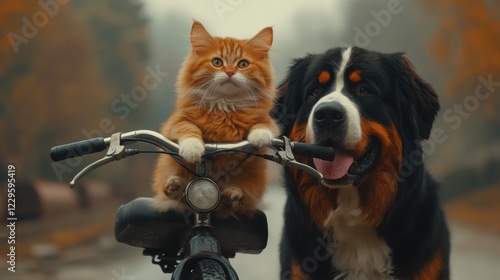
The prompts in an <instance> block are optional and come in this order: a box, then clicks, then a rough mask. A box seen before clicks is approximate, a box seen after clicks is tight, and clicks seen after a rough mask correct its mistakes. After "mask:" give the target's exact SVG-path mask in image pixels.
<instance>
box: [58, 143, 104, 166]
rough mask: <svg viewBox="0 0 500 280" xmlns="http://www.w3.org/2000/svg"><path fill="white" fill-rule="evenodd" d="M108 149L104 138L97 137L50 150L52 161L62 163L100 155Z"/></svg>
mask: <svg viewBox="0 0 500 280" xmlns="http://www.w3.org/2000/svg"><path fill="white" fill-rule="evenodd" d="M107 147H108V145H106V143H105V142H104V138H102V137H97V138H92V139H88V140H83V141H79V142H74V143H69V144H64V145H60V146H56V147H53V148H52V149H50V158H51V159H52V161H61V160H65V159H68V158H75V157H79V156H83V155H88V154H93V153H98V152H101V151H104V150H106V148H107Z"/></svg>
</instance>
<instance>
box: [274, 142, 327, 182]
mask: <svg viewBox="0 0 500 280" xmlns="http://www.w3.org/2000/svg"><path fill="white" fill-rule="evenodd" d="M283 142H284V146H285V150H281V151H278V152H277V153H276V155H277V157H278V161H277V162H278V163H279V164H282V165H283V164H284V165H286V166H290V167H294V168H297V169H300V170H302V171H304V172H307V173H309V174H311V175H312V176H314V177H315V178H316V179H317V180H318V181H319V182H321V181H322V180H323V174H321V172H319V171H318V170H316V169H314V168H312V167H310V166H309V165H307V164H303V163H300V162H298V161H296V160H295V157H294V155H293V152H292V145H291V143H290V139H289V138H288V137H285V136H283Z"/></svg>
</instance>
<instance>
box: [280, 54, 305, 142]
mask: <svg viewBox="0 0 500 280" xmlns="http://www.w3.org/2000/svg"><path fill="white" fill-rule="evenodd" d="M310 60H311V55H308V56H306V57H304V58H299V59H296V60H294V61H293V63H292V66H290V68H289V69H288V73H287V76H286V78H285V79H284V80H283V81H282V82H281V83H280V85H279V86H278V88H277V89H276V91H277V95H278V101H277V102H276V104H275V107H274V110H273V117H274V118H275V119H276V121H277V122H278V124H279V125H280V127H281V128H282V135H290V132H291V130H292V128H293V124H294V123H295V119H296V118H297V114H298V113H299V110H300V107H301V106H302V104H303V102H304V100H305V93H304V92H303V91H304V85H303V78H304V75H305V73H306V71H307V66H308V65H309V61H310Z"/></svg>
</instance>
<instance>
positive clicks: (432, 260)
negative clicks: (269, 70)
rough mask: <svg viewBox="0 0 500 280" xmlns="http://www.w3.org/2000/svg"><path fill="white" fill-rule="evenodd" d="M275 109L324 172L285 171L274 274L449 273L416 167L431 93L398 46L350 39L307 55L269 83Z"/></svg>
mask: <svg viewBox="0 0 500 280" xmlns="http://www.w3.org/2000/svg"><path fill="white" fill-rule="evenodd" d="M278 94H279V96H280V97H279V100H278V104H277V105H276V106H277V107H276V110H275V112H276V116H275V117H276V118H277V119H278V120H279V121H280V123H281V125H282V128H283V134H284V135H286V136H288V137H290V138H291V139H292V140H293V141H302V142H307V143H314V144H318V145H323V146H331V147H333V148H334V149H335V150H336V155H335V159H334V160H333V161H331V162H330V161H323V160H320V159H308V158H305V157H297V160H299V161H302V162H307V163H308V164H310V165H311V166H314V167H315V168H316V169H317V170H319V171H320V172H321V173H322V174H323V176H324V179H323V181H322V182H318V181H317V179H315V178H314V177H313V176H311V175H309V174H307V173H305V172H302V171H300V170H296V169H291V168H290V169H287V170H286V171H285V178H286V189H287V202H286V205H285V214H284V218H285V220H284V229H283V235H282V240H281V247H280V251H281V252H280V253H281V257H280V258H281V279H304V280H305V279H307V280H314V279H318V280H325V279H353V280H363V279H368V280H374V279H449V253H450V241H449V232H448V228H447V225H446V220H445V216H444V214H443V211H442V208H441V205H440V202H439V199H438V185H437V183H436V182H435V181H434V180H433V179H432V178H431V176H430V175H429V173H427V171H426V170H425V169H424V165H423V152H422V147H421V141H423V140H426V139H428V138H429V136H430V134H431V128H432V123H433V121H434V118H435V116H436V114H437V112H438V110H439V103H438V97H437V95H436V93H435V91H434V90H433V89H432V87H431V86H430V85H429V84H427V83H426V82H425V81H424V80H422V78H420V77H419V76H418V75H417V74H416V72H415V69H414V67H413V66H412V64H411V63H410V61H409V60H408V58H406V57H405V56H404V54H402V53H391V54H384V53H379V52H374V51H369V50H366V49H363V48H358V47H349V48H335V49H330V50H328V51H326V52H325V53H322V54H309V55H307V56H305V57H303V58H300V59H297V60H295V61H294V62H293V64H292V66H291V67H290V69H289V71H288V75H287V77H286V78H285V80H284V81H283V82H282V83H281V84H280V85H279V86H278Z"/></svg>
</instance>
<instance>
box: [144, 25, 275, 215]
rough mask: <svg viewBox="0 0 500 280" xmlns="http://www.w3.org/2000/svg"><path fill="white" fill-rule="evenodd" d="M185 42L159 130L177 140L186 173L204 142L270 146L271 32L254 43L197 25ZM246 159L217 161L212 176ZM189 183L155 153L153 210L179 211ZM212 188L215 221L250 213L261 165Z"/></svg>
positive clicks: (261, 185) (257, 197)
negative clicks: (171, 104)
mask: <svg viewBox="0 0 500 280" xmlns="http://www.w3.org/2000/svg"><path fill="white" fill-rule="evenodd" d="M190 39H191V47H192V49H191V52H190V54H189V55H188V56H187V57H186V60H185V62H184V64H183V65H182V68H181V70H180V73H179V76H178V81H177V107H176V110H175V111H174V113H173V114H172V116H171V117H170V118H169V119H168V120H167V122H166V123H165V124H164V125H163V127H162V130H161V133H162V134H163V135H165V136H166V137H167V138H169V139H172V140H174V141H177V142H178V143H179V145H180V151H179V153H180V155H181V157H182V158H183V159H184V162H185V163H186V165H187V166H188V167H189V168H190V169H191V170H196V169H195V162H198V161H200V159H201V156H202V155H203V152H204V146H203V144H204V143H209V142H219V143H220V142H226V143H228V142H239V141H242V140H244V139H247V140H248V141H249V142H250V143H252V144H253V145H255V146H257V147H263V146H265V145H266V144H268V143H270V141H271V139H272V138H273V137H275V136H277V135H278V127H277V125H276V124H275V122H274V121H273V119H272V118H271V116H270V111H271V109H272V107H273V102H274V98H275V91H274V89H273V75H274V74H273V70H272V66H271V63H270V62H269V58H268V53H269V49H270V48H271V44H272V41H273V31H272V28H270V27H267V28H264V29H263V30H261V31H260V32H259V33H258V34H257V35H255V36H254V37H253V38H252V39H249V40H238V39H234V38H227V37H226V38H220V37H212V36H211V35H210V34H209V33H208V32H207V31H206V30H205V28H204V27H203V25H202V24H201V23H199V22H197V21H195V22H194V23H193V26H192V29H191V36H190ZM244 157H245V155H243V154H231V155H220V156H217V157H216V158H215V160H214V163H213V167H212V174H214V176H220V175H222V174H224V173H225V172H226V171H228V170H229V169H230V168H231V167H232V166H234V165H235V164H236V163H237V162H239V161H240V160H241V159H243V158H244ZM193 178H194V175H192V174H191V173H190V172H188V171H186V170H185V169H184V168H183V167H181V166H180V165H179V164H178V163H177V162H176V161H175V160H174V159H172V158H171V157H170V156H167V155H162V156H160V158H159V160H158V164H157V166H156V170H155V173H154V181H153V189H154V191H155V192H156V200H157V202H158V207H159V208H160V209H162V210H166V209H170V208H172V207H179V206H180V207H182V206H183V205H184V202H183V198H182V194H183V191H184V189H185V187H186V185H187V183H188V182H190V181H191V180H192V179H193ZM212 179H214V180H215V179H217V178H212ZM217 183H218V185H219V187H220V188H221V191H222V200H221V205H220V206H219V208H218V209H217V210H216V211H217V214H218V216H220V217H222V218H225V217H228V216H231V215H234V214H235V213H236V212H240V213H242V214H245V215H252V213H253V212H254V211H255V210H256V207H257V206H258V204H259V202H260V201H261V199H262V197H263V195H264V192H265V189H266V184H267V174H266V162H265V160H264V159H262V158H258V157H251V158H249V159H247V160H246V161H245V162H243V163H242V164H241V166H240V167H239V168H237V169H236V170H235V171H234V172H233V173H231V174H229V175H227V176H225V177H223V178H222V179H221V180H220V181H219V182H217Z"/></svg>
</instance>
